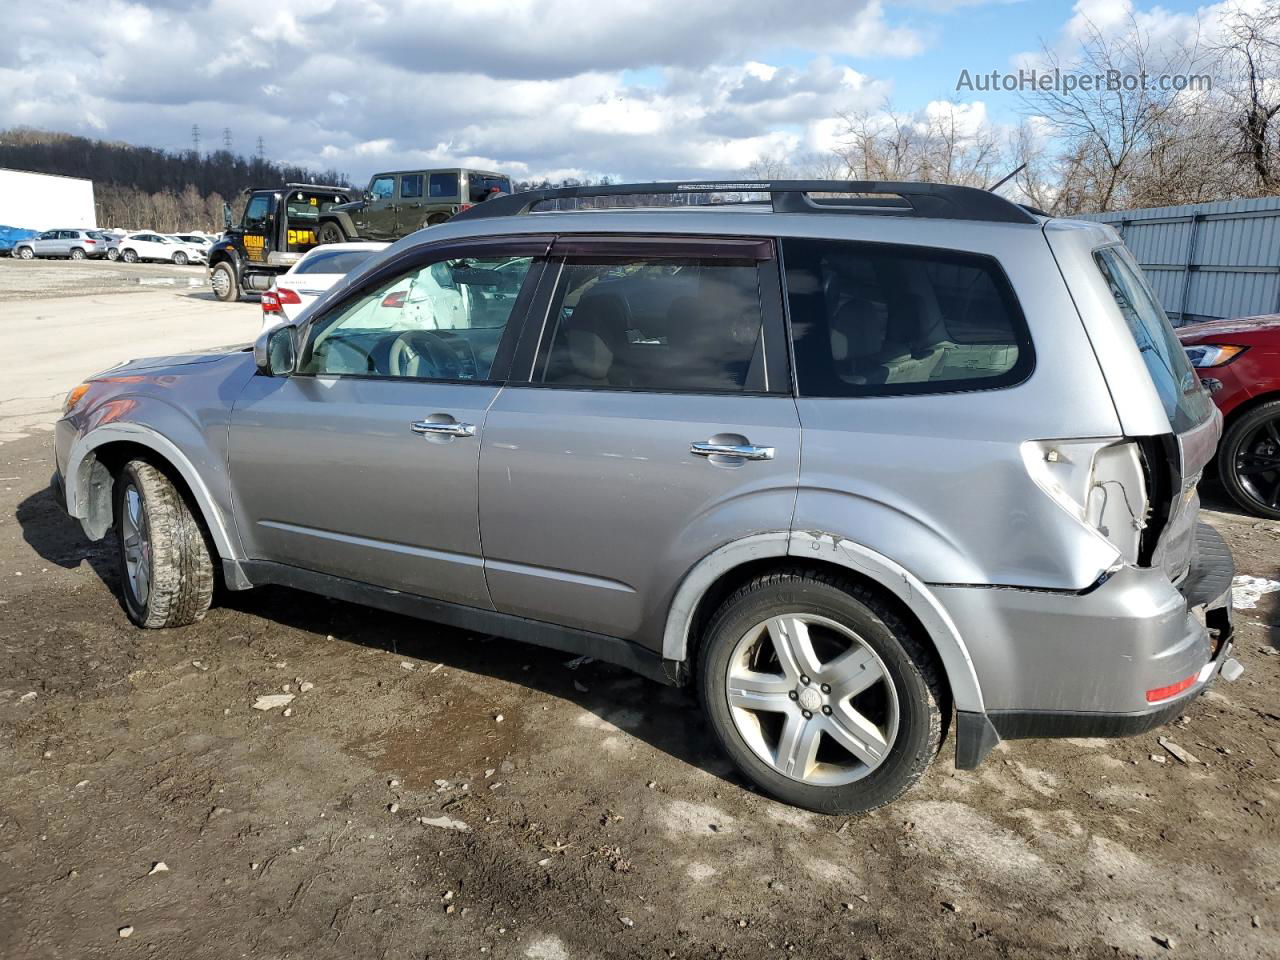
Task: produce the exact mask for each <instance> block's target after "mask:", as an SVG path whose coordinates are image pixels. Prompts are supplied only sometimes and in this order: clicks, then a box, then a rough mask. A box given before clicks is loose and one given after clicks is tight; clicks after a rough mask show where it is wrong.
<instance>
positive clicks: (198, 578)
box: [114, 460, 214, 629]
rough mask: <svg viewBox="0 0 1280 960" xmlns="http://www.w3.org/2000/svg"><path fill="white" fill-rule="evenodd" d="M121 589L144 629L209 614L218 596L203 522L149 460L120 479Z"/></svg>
mask: <svg viewBox="0 0 1280 960" xmlns="http://www.w3.org/2000/svg"><path fill="white" fill-rule="evenodd" d="M114 501H115V518H116V538H117V540H118V541H119V550H120V592H121V595H122V597H123V599H124V608H125V611H126V612H127V613H128V614H129V619H130V620H132V621H133V622H134V623H136V624H137V625H138V626H140V627H146V628H149V629H151V628H157V627H183V626H186V625H187V624H191V623H195V622H196V621H197V620H199V619H200V618H201V617H203V616H204V615H205V612H206V611H208V609H209V604H210V602H211V601H212V599H213V581H214V577H213V560H212V558H211V557H210V555H209V548H208V545H207V544H206V543H205V539H204V533H203V531H202V530H201V529H200V524H199V522H198V521H197V520H196V518H195V516H194V515H193V514H192V512H191V508H190V507H189V506H188V504H187V502H186V500H185V499H184V498H183V496H182V494H181V493H180V492H179V491H178V489H177V488H176V487H175V486H174V485H173V483H172V481H170V480H169V478H168V477H166V476H165V475H164V474H163V473H161V472H160V471H159V470H157V469H156V468H155V467H154V466H152V465H151V464H149V463H147V462H146V461H145V460H132V461H130V462H129V463H127V464H126V465H125V467H124V469H123V470H121V471H120V475H119V476H118V477H117V478H116V482H115V491H114Z"/></svg>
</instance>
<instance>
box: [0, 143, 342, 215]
mask: <svg viewBox="0 0 1280 960" xmlns="http://www.w3.org/2000/svg"><path fill="white" fill-rule="evenodd" d="M0 167H9V168H12V169H16V170H32V171H35V172H37V173H49V174H57V175H60V176H64V177H84V178H85V179H88V180H93V181H94V198H95V201H96V205H97V211H96V213H97V220H98V225H99V226H102V227H120V228H122V229H128V230H141V229H149V230H157V231H160V232H162V233H172V232H174V231H179V230H205V231H218V230H221V229H222V205H223V201H224V200H229V201H230V202H231V203H232V206H233V209H234V210H235V213H236V215H237V216H238V215H239V209H240V208H241V207H242V206H243V203H244V200H243V197H242V196H241V193H242V191H243V190H244V189H245V188H246V187H250V186H258V185H260V184H267V185H271V184H278V183H324V184H333V185H335V186H346V185H347V183H348V181H347V176H346V174H344V173H340V172H338V171H336V170H325V171H323V172H319V173H317V172H315V171H313V170H309V169H307V168H305V167H299V166H293V165H290V164H279V163H274V162H272V161H270V160H263V159H260V158H258V157H253V158H246V157H241V156H237V155H236V154H233V153H231V152H230V151H229V150H219V151H216V152H213V153H207V154H199V153H196V152H195V151H194V150H188V151H183V152H178V153H175V152H172V151H168V150H160V149H157V148H155V147H139V146H134V145H132V144H127V143H120V142H108V141H105V140H90V139H88V138H86V137H78V136H73V135H71V134H67V133H53V132H48V131H44V130H34V129H30V128H26V127H23V128H17V129H12V130H4V131H0Z"/></svg>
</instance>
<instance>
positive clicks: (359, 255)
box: [293, 250, 377, 273]
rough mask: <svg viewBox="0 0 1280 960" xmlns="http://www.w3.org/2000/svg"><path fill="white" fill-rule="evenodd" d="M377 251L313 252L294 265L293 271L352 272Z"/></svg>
mask: <svg viewBox="0 0 1280 960" xmlns="http://www.w3.org/2000/svg"><path fill="white" fill-rule="evenodd" d="M376 252H377V251H376V250H326V251H323V252H321V253H313V254H312V255H311V256H309V257H307V258H306V259H305V260H303V261H302V262H301V263H299V264H298V265H297V266H296V267H294V268H293V272H294V273H350V272H351V271H352V270H354V269H355V268H356V267H358V266H360V265H361V264H363V263H364V262H365V261H366V260H368V259H369V258H370V257H371V256H373V255H374V253H376Z"/></svg>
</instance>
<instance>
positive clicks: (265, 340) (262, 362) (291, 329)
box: [253, 323, 298, 377]
mask: <svg viewBox="0 0 1280 960" xmlns="http://www.w3.org/2000/svg"><path fill="white" fill-rule="evenodd" d="M297 337H298V328H297V327H295V326H294V325H293V324H291V323H279V324H276V325H275V326H274V327H270V328H269V329H267V330H264V331H263V332H262V333H260V334H258V339H257V340H255V341H254V343H253V362H254V364H255V365H256V366H257V368H258V372H259V373H261V374H264V375H266V376H268V377H287V376H289V374H291V373H293V368H294V366H295V365H296V364H297V362H298V340H297Z"/></svg>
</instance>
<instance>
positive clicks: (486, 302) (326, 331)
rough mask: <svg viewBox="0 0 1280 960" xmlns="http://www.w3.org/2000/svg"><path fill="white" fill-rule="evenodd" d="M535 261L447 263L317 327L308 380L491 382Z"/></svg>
mask: <svg viewBox="0 0 1280 960" xmlns="http://www.w3.org/2000/svg"><path fill="white" fill-rule="evenodd" d="M532 262H533V260H532V258H530V257H516V258H509V257H504V258H501V259H476V258H466V259H457V260H443V261H439V262H436V263H431V264H428V265H426V266H423V267H418V268H415V269H414V270H412V271H410V272H408V273H405V274H402V275H401V276H399V277H397V278H396V279H394V280H391V281H388V282H386V283H382V284H381V285H379V286H378V287H376V288H375V289H373V290H370V291H365V292H362V293H360V294H358V295H357V296H355V297H353V298H352V299H351V300H350V301H348V302H347V303H346V304H345V305H343V306H341V307H339V308H338V309H336V310H335V311H334V312H332V313H330V314H328V315H327V316H325V317H324V318H322V319H321V320H320V322H319V323H317V325H316V327H315V331H314V336H313V340H312V343H311V350H310V352H309V355H308V356H306V357H305V358H304V360H303V364H302V368H301V369H302V372H303V373H311V374H357V375H363V376H382V377H415V378H425V379H433V380H484V379H486V378H487V377H488V376H489V371H490V368H491V367H492V366H493V358H494V356H495V355H496V354H497V351H498V344H499V342H500V341H501V339H502V334H503V331H504V330H505V329H506V326H507V320H508V319H509V318H510V316H511V310H512V308H513V307H514V306H515V302H516V297H517V296H518V295H519V293H520V288H521V286H522V285H523V283H524V278H525V275H526V274H527V273H528V272H529V267H530V265H531V264H532Z"/></svg>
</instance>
